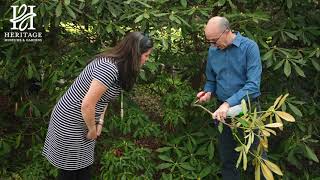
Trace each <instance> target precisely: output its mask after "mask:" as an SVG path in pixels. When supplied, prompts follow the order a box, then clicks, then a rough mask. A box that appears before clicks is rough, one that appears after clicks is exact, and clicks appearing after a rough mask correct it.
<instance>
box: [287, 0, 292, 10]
mask: <svg viewBox="0 0 320 180" xmlns="http://www.w3.org/2000/svg"><path fill="white" fill-rule="evenodd" d="M287 7H288V9H291V8H292V0H287Z"/></svg>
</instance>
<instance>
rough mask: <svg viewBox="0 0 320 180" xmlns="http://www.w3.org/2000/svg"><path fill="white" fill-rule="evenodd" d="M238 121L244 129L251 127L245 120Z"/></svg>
mask: <svg viewBox="0 0 320 180" xmlns="http://www.w3.org/2000/svg"><path fill="white" fill-rule="evenodd" d="M238 120H239V122H240V123H241V124H242V126H243V127H249V123H248V122H247V121H246V120H245V119H242V118H239V119H238Z"/></svg>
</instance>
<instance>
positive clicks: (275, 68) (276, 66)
mask: <svg viewBox="0 0 320 180" xmlns="http://www.w3.org/2000/svg"><path fill="white" fill-rule="evenodd" d="M283 63H284V59H282V60H281V61H280V62H279V63H278V64H277V65H275V66H274V68H273V70H277V69H279V68H280V67H281V66H282V65H283Z"/></svg>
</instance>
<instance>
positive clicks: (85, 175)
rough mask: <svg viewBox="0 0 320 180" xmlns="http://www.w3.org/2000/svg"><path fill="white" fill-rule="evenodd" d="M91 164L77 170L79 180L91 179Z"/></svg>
mask: <svg viewBox="0 0 320 180" xmlns="http://www.w3.org/2000/svg"><path fill="white" fill-rule="evenodd" d="M90 171H91V166H88V167H85V168H83V169H79V170H77V176H76V177H77V180H90V179H91V172H90Z"/></svg>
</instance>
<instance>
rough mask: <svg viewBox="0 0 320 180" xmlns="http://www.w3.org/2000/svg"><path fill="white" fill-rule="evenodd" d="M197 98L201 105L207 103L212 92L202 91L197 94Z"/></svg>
mask: <svg viewBox="0 0 320 180" xmlns="http://www.w3.org/2000/svg"><path fill="white" fill-rule="evenodd" d="M197 98H198V99H199V103H202V102H207V101H209V100H210V98H211V92H204V91H201V92H199V93H198V94H197Z"/></svg>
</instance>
